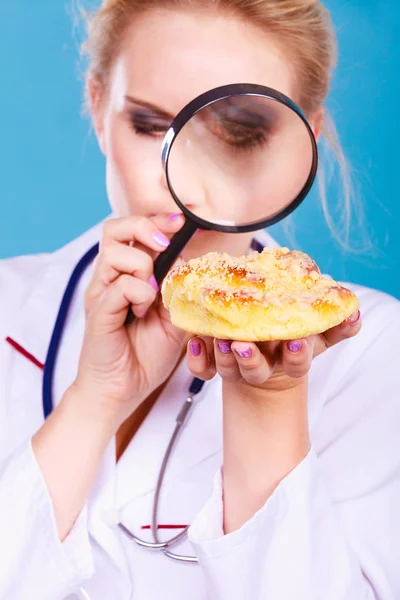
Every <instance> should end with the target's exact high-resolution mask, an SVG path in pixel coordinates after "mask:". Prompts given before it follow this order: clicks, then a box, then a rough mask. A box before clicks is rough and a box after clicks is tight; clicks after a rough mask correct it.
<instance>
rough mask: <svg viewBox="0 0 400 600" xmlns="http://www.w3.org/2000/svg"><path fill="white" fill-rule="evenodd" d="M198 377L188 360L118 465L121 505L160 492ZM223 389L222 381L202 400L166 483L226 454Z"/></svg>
mask: <svg viewBox="0 0 400 600" xmlns="http://www.w3.org/2000/svg"><path fill="white" fill-rule="evenodd" d="M192 379H193V376H192V375H191V374H190V372H189V371H188V369H187V367H186V364H185V362H183V363H182V364H181V365H180V367H179V369H178V370H177V372H176V373H175V376H174V377H173V378H172V380H171V381H170V382H169V384H168V386H167V387H166V388H165V389H164V391H163V393H162V394H161V396H160V398H159V399H158V400H157V402H156V404H155V405H154V407H153V408H152V410H151V412H150V414H149V415H148V417H147V418H146V420H145V421H144V423H143V424H142V426H141V427H140V429H139V431H138V432H137V433H136V435H135V437H134V438H133V440H132V441H131V443H130V444H129V446H128V448H127V449H126V451H125V453H124V454H123V456H122V457H121V459H120V461H119V463H118V466H117V473H118V475H117V476H118V490H117V507H118V508H121V507H122V506H124V505H126V504H128V503H129V502H131V501H132V500H134V499H135V498H138V497H140V496H143V495H146V494H147V493H149V492H154V490H155V487H156V483H157V478H158V474H159V471H160V467H161V464H162V460H163V457H164V454H165V451H166V449H167V447H168V444H169V441H170V438H171V436H172V434H173V432H174V428H175V425H176V417H177V415H178V413H179V411H180V409H181V407H182V405H183V403H184V401H185V399H186V398H187V396H188V388H189V386H190V383H191V381H192ZM221 398H222V390H221V381H220V379H219V378H215V380H213V381H211V382H208V383H206V384H205V386H204V388H203V390H202V391H201V392H200V393H199V394H198V395H197V396H196V399H195V406H194V409H193V412H192V414H191V415H190V417H189V420H188V422H187V424H186V425H185V427H184V428H183V430H182V432H181V435H180V437H179V439H178V441H177V444H176V446H175V449H174V451H173V453H172V457H171V460H170V461H169V463H168V469H167V472H166V475H165V478H164V482H165V485H167V484H168V483H169V482H171V481H174V480H177V479H179V478H181V477H182V476H184V474H185V473H186V472H187V471H188V470H189V469H190V468H191V467H194V466H195V465H197V464H199V463H200V462H202V461H204V460H206V459H207V458H209V457H211V456H213V455H216V454H218V453H220V452H221V441H222V401H221Z"/></svg>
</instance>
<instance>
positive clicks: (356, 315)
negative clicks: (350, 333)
mask: <svg viewBox="0 0 400 600" xmlns="http://www.w3.org/2000/svg"><path fill="white" fill-rule="evenodd" d="M360 319H361V311H359V310H358V311H357V312H356V313H354V314H353V315H351V316H350V317H349V318H348V319H347V323H348V324H349V325H357V323H358V322H359V320H360Z"/></svg>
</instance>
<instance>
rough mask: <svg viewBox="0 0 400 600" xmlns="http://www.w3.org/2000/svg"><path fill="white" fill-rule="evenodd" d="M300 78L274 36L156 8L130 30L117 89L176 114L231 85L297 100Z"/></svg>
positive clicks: (209, 15)
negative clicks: (200, 97) (256, 87)
mask: <svg viewBox="0 0 400 600" xmlns="http://www.w3.org/2000/svg"><path fill="white" fill-rule="evenodd" d="M294 79H295V78H294V73H293V69H292V65H291V61H290V60H289V59H288V58H287V57H286V56H284V53H283V52H282V51H281V49H280V48H279V44H277V43H276V42H275V40H274V38H273V37H272V36H268V34H267V33H264V32H262V31H261V30H259V29H258V28H256V27H255V26H252V25H249V24H248V23H245V22H244V21H242V20H241V19H240V18H236V17H233V16H229V15H223V14H221V13H217V12H209V11H202V10H198V11H196V12H195V11H182V12H179V11H167V10H152V11H149V12H148V13H146V14H144V15H142V16H141V17H140V18H138V19H135V20H134V22H133V23H132V24H131V26H130V27H129V29H128V31H127V34H126V37H125V39H124V43H123V46H122V48H121V52H120V54H119V56H118V58H117V60H116V62H115V66H114V72H113V79H112V88H113V89H114V92H116V93H117V94H118V95H119V96H120V95H126V94H131V95H134V96H136V97H140V98H141V99H144V100H145V101H147V102H152V103H155V104H157V105H159V106H162V108H164V109H165V110H166V111H168V112H171V113H172V114H176V113H177V112H179V110H181V108H183V106H185V105H186V104H187V103H188V102H190V101H191V100H193V98H195V97H196V96H198V95H199V94H202V93H203V92H206V91H207V90H209V89H212V88H214V87H218V86H220V85H226V84H229V83H256V84H261V85H266V86H269V87H272V88H275V89H277V90H279V91H280V92H283V93H284V94H286V95H288V96H290V97H292V98H293V97H294V89H293V87H294Z"/></svg>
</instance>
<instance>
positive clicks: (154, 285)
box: [149, 275, 160, 292]
mask: <svg viewBox="0 0 400 600" xmlns="http://www.w3.org/2000/svg"><path fill="white" fill-rule="evenodd" d="M149 284H150V285H151V287H152V288H153V289H154V290H155V291H156V292H159V291H160V288H159V285H158V283H157V281H156V278H155V277H154V275H152V276H151V277H150V279H149Z"/></svg>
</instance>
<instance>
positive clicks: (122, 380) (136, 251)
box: [74, 215, 187, 424]
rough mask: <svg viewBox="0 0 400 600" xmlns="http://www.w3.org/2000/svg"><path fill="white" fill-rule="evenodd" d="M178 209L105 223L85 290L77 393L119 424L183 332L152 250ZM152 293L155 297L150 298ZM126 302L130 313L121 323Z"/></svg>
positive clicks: (170, 361)
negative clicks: (162, 294)
mask: <svg viewBox="0 0 400 600" xmlns="http://www.w3.org/2000/svg"><path fill="white" fill-rule="evenodd" d="M183 223H184V219H183V217H182V216H180V217H178V218H175V219H169V218H168V215H166V216H159V217H155V218H154V219H147V218H144V217H126V218H121V219H113V220H110V221H107V222H106V223H105V225H104V229H103V236H102V240H101V243H100V251H99V255H98V257H97V259H96V264H95V268H94V273H93V277H92V280H91V282H90V284H89V287H88V289H87V293H86V297H85V311H86V328H85V334H84V341H83V346H82V352H81V356H80V361H79V369H78V375H77V379H76V381H75V383H74V387H75V389H76V390H79V397H80V398H81V399H83V400H84V401H85V402H91V403H93V404H94V408H95V410H96V409H100V407H101V406H104V407H105V408H106V410H107V412H110V411H111V414H112V415H113V416H115V419H116V421H117V424H121V423H122V422H123V421H124V420H125V419H126V418H128V417H129V415H130V414H131V413H132V412H133V411H134V410H135V409H136V408H137V407H138V406H139V405H140V404H141V402H143V401H144V400H145V399H146V398H147V397H148V395H149V394H150V393H151V392H152V391H154V390H155V389H156V388H157V387H158V386H159V385H161V384H162V383H163V382H164V381H165V380H166V379H167V378H168V377H169V375H170V374H171V372H172V371H173V369H174V367H175V366H176V364H177V362H178V360H179V358H180V356H181V354H182V350H183V348H184V345H185V341H186V337H187V336H186V334H185V333H184V332H182V331H180V330H178V329H176V328H175V327H174V326H173V325H172V324H171V322H170V320H169V314H168V312H167V311H166V309H165V308H164V307H163V305H162V302H161V301H160V298H157V300H156V296H157V289H158V286H157V284H156V281H155V279H154V275H153V261H154V259H155V257H156V256H157V255H158V254H159V253H160V252H162V251H163V250H165V248H166V247H167V246H168V243H169V240H168V237H167V236H168V235H169V236H171V234H174V233H176V232H177V231H178V230H179V229H180V228H181V227H182V225H183ZM155 300H156V301H155ZM129 305H131V306H132V310H133V312H134V314H135V316H136V319H135V321H134V322H133V323H132V324H131V325H129V326H125V320H126V316H127V309H128V307H129Z"/></svg>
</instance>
